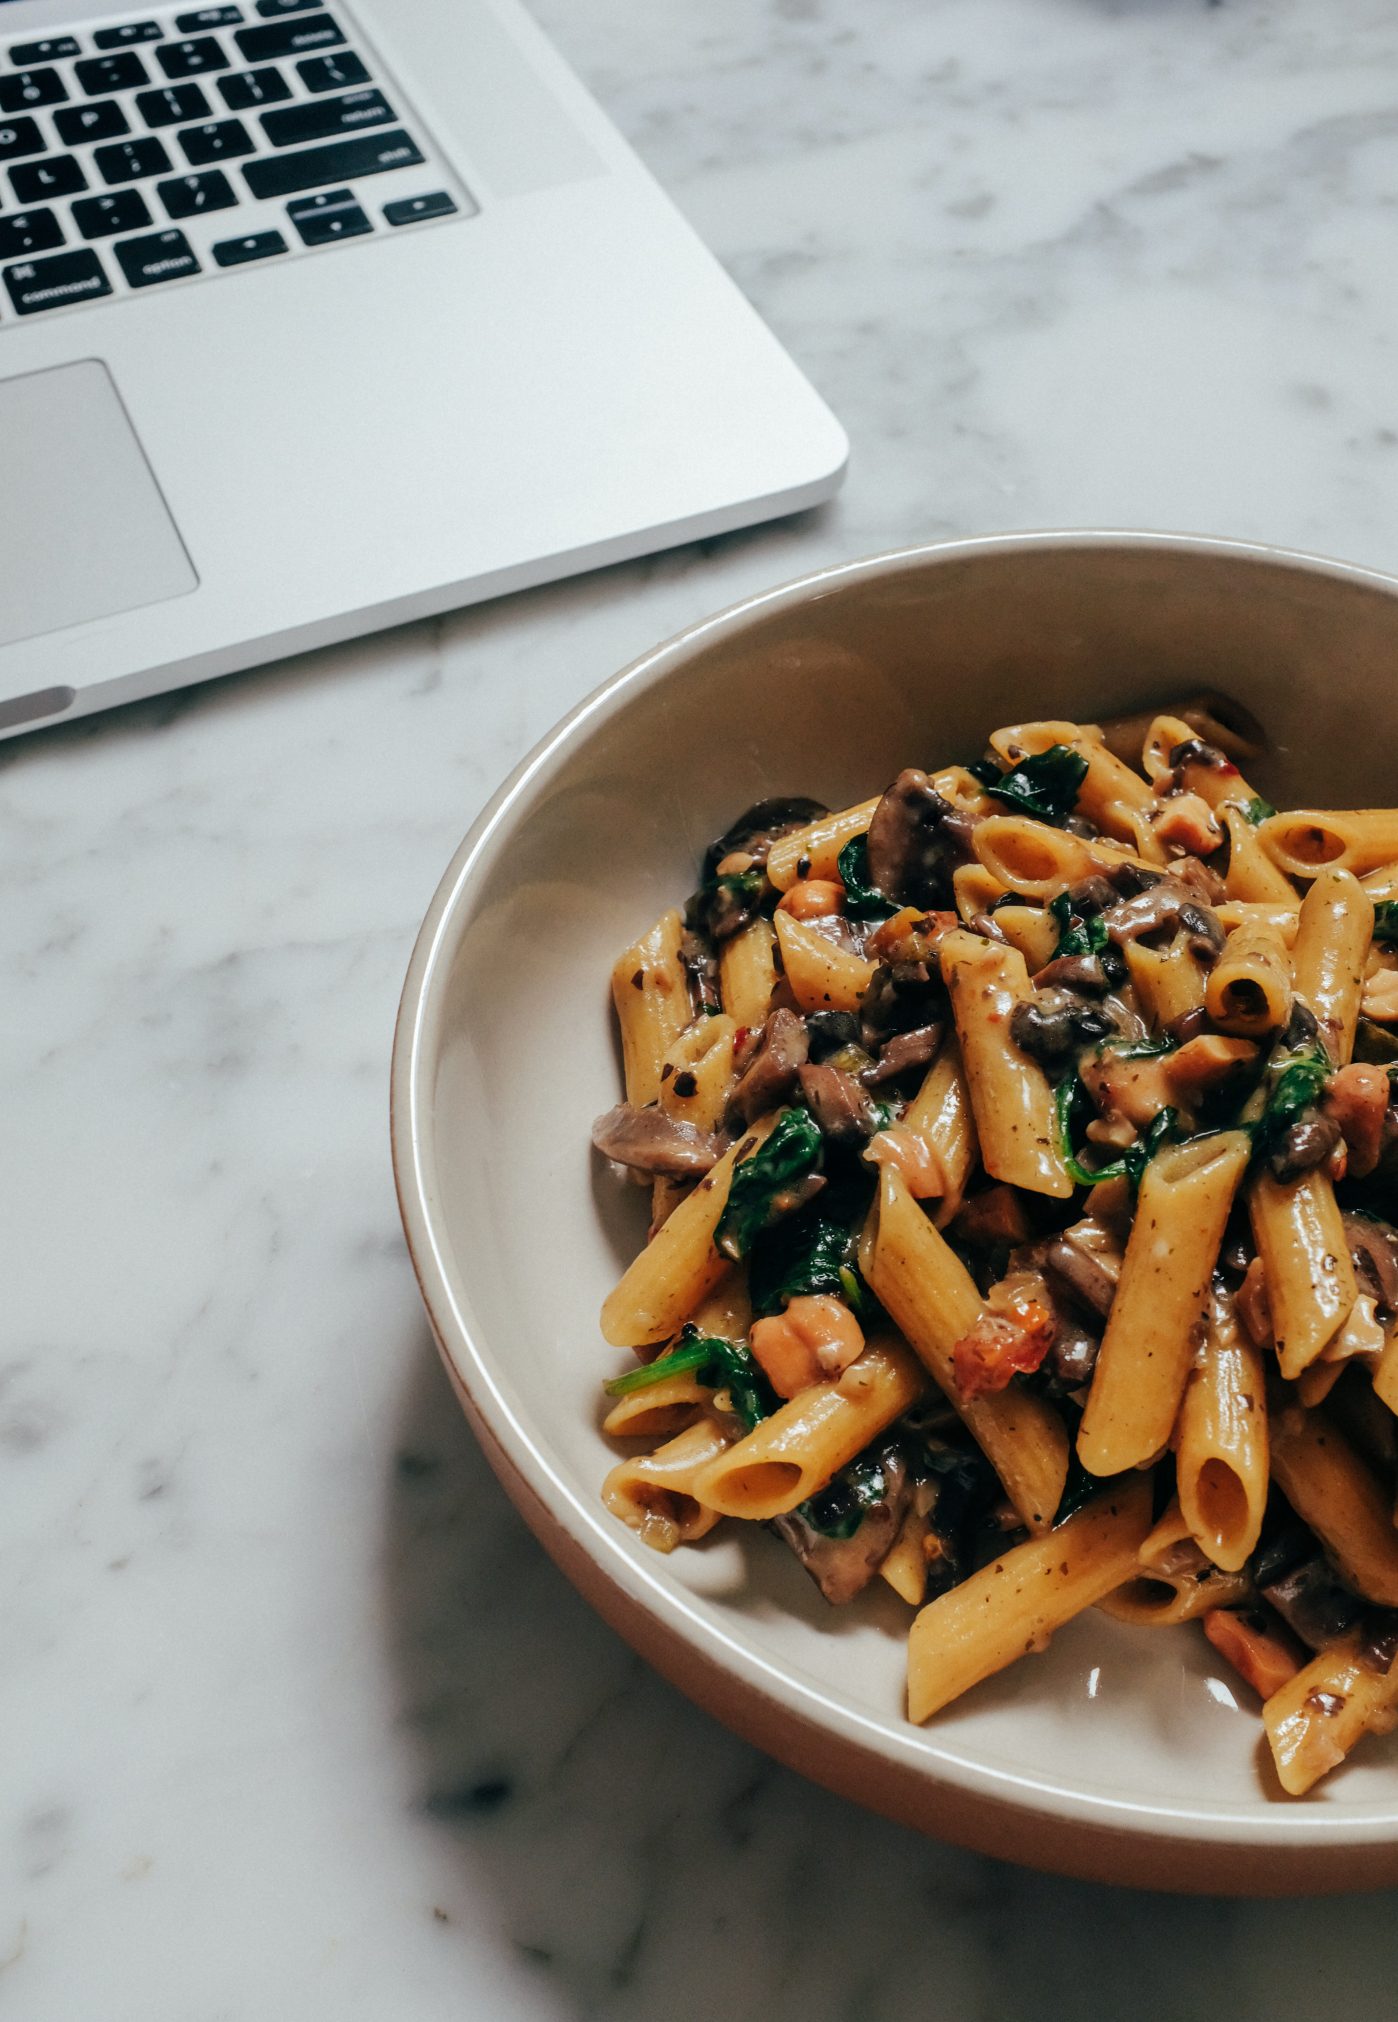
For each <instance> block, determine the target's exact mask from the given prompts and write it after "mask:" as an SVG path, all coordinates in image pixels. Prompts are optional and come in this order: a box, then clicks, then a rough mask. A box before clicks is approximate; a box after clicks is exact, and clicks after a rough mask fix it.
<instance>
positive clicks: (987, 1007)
mask: <svg viewBox="0 0 1398 2022" xmlns="http://www.w3.org/2000/svg"><path fill="white" fill-rule="evenodd" d="M941 963H942V978H943V980H944V982H945V983H946V986H947V990H948V992H949V994H950V997H951V1008H952V1016H953V1017H954V1018H955V1020H956V1036H957V1039H958V1040H959V1042H960V1045H961V1058H962V1061H963V1063H964V1069H965V1075H966V1086H967V1088H968V1090H969V1091H970V1097H971V1109H972V1113H973V1115H974V1116H975V1119H976V1138H977V1141H978V1142H979V1144H980V1151H981V1158H982V1161H983V1162H984V1165H985V1169H986V1171H987V1172H988V1173H990V1174H991V1175H992V1176H993V1177H994V1178H995V1179H999V1180H1004V1181H1006V1182H1007V1183H1008V1184H1009V1185H1011V1186H1022V1187H1025V1188H1027V1189H1028V1191H1029V1192H1031V1193H1039V1194H1051V1195H1054V1196H1056V1197H1057V1198H1058V1199H1060V1200H1061V1199H1065V1198H1066V1197H1067V1196H1068V1195H1069V1194H1071V1193H1072V1191H1073V1182H1072V1181H1071V1179H1070V1178H1069V1177H1068V1172H1067V1169H1066V1167H1065V1166H1064V1164H1063V1160H1062V1158H1061V1157H1060V1155H1059V1151H1058V1146H1057V1143H1056V1139H1055V1131H1054V1113H1053V1091H1052V1090H1051V1089H1050V1087H1049V1085H1048V1081H1047V1079H1046V1077H1045V1075H1044V1071H1043V1069H1042V1068H1041V1067H1040V1066H1039V1065H1038V1064H1037V1062H1035V1061H1033V1060H1031V1059H1030V1058H1029V1057H1028V1055H1027V1054H1025V1053H1022V1052H1021V1051H1020V1049H1019V1047H1018V1046H1017V1045H1016V1044H1015V1042H1014V1038H1013V1036H1012V1032H1011V1021H1012V1019H1013V1017H1014V1013H1015V1010H1016V1009H1017V1007H1018V1006H1019V1005H1021V1004H1028V1003H1030V1002H1032V1000H1033V995H1034V993H1033V989H1032V986H1031V984H1030V981H1029V972H1028V970H1027V969H1026V968H1025V965H1024V957H1023V955H1021V954H1020V953H1019V952H1018V950H1017V949H1014V948H1006V947H1002V946H1000V945H999V943H997V942H995V941H984V940H982V939H981V938H980V937H979V936H978V935H975V934H969V933H967V932H966V931H965V930H964V929H958V930H957V931H955V932H953V933H950V934H947V935H945V936H944V938H943V940H942V943H941Z"/></svg>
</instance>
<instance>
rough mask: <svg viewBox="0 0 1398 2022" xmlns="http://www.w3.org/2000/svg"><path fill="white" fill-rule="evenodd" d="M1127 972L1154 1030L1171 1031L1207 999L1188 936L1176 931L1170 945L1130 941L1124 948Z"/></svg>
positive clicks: (1198, 966)
mask: <svg viewBox="0 0 1398 2022" xmlns="http://www.w3.org/2000/svg"><path fill="white" fill-rule="evenodd" d="M1121 952H1122V954H1123V956H1124V957H1125V960H1126V973H1127V975H1128V976H1129V977H1130V978H1131V987H1132V989H1133V990H1134V991H1135V993H1136V999H1137V1002H1138V1003H1139V1004H1140V1007H1141V1009H1142V1011H1143V1012H1144V1013H1145V1015H1146V1019H1147V1021H1148V1022H1149V1024H1150V1026H1151V1029H1152V1030H1153V1031H1155V1032H1169V1031H1171V1030H1172V1029H1173V1028H1174V1027H1175V1026H1176V1025H1177V1024H1178V1023H1179V1021H1180V1019H1181V1018H1187V1017H1188V1016H1189V1014H1190V1012H1191V1011H1197V1010H1198V1009H1199V1008H1200V1006H1201V1005H1202V1004H1203V1002H1204V971H1203V969H1202V968H1201V967H1200V964H1199V961H1198V958H1197V957H1196V956H1195V955H1194V953H1193V952H1192V951H1191V949H1190V947H1189V936H1188V935H1187V934H1185V933H1179V934H1176V936H1175V938H1174V940H1173V941H1172V942H1171V944H1170V946H1169V947H1168V948H1147V947H1146V946H1145V944H1144V943H1143V942H1141V941H1128V942H1127V944H1126V946H1125V947H1124V948H1123V949H1122V951H1121Z"/></svg>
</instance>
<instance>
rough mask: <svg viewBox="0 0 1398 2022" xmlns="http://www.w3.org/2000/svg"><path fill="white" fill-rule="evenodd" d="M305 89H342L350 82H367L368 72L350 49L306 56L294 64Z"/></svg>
mask: <svg viewBox="0 0 1398 2022" xmlns="http://www.w3.org/2000/svg"><path fill="white" fill-rule="evenodd" d="M296 68H297V70H298V71H299V72H300V75H301V82H302V83H303V84H304V85H305V87H306V89H307V91H344V90H345V89H347V87H348V86H349V85H351V84H367V83H368V82H369V73H368V71H367V70H366V69H365V68H364V65H363V64H362V63H361V62H360V60H359V58H358V57H357V56H356V55H355V53H354V51H353V50H352V49H346V50H345V51H344V53H343V54H342V55H340V56H308V57H307V58H306V61H305V62H304V63H298V64H297V66H296Z"/></svg>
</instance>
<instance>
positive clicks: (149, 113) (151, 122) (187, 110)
mask: <svg viewBox="0 0 1398 2022" xmlns="http://www.w3.org/2000/svg"><path fill="white" fill-rule="evenodd" d="M136 105H137V108H138V110H139V111H140V115H141V117H142V119H143V120H144V121H145V123H146V125H147V126H175V125H177V124H178V122H179V121H180V120H182V119H202V118H203V117H204V115H205V113H206V112H207V111H208V109H209V101H208V99H207V98H205V96H204V94H203V92H202V91H201V90H200V89H199V86H198V85H197V84H167V85H166V86H165V88H164V89H163V90H162V91H142V92H139V93H138V94H137V97H136Z"/></svg>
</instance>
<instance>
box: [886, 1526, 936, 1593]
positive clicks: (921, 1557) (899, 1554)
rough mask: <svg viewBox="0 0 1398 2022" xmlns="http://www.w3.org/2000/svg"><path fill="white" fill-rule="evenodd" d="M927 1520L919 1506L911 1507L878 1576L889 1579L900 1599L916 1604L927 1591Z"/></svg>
mask: <svg viewBox="0 0 1398 2022" xmlns="http://www.w3.org/2000/svg"><path fill="white" fill-rule="evenodd" d="M927 1536H928V1522H927V1518H926V1517H925V1516H924V1515H923V1514H922V1513H921V1511H920V1510H918V1509H916V1508H913V1509H909V1511H908V1513H907V1515H906V1516H905V1517H904V1518H903V1522H902V1524H901V1526H900V1528H899V1531H898V1535H897V1537H896V1538H895V1539H894V1540H893V1543H892V1545H891V1546H890V1547H889V1550H888V1553H887V1556H886V1557H885V1558H884V1560H883V1562H882V1564H881V1565H880V1566H879V1578H880V1579H882V1580H887V1582H888V1584H889V1586H890V1587H892V1589H893V1591H894V1593H895V1594H897V1596H898V1598H899V1600H900V1601H906V1602H908V1604H909V1606H910V1607H914V1608H916V1607H917V1606H919V1604H920V1603H921V1601H922V1597H923V1595H924V1594H925V1593H926V1592H927V1555H926V1553H925V1551H924V1549H923V1547H924V1545H925V1544H926V1542H927Z"/></svg>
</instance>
